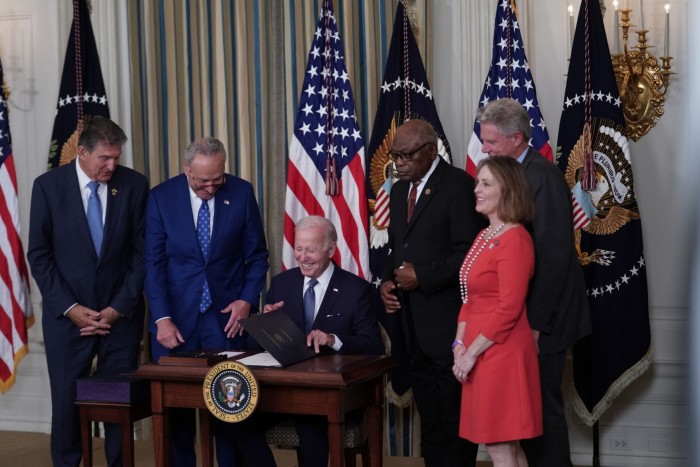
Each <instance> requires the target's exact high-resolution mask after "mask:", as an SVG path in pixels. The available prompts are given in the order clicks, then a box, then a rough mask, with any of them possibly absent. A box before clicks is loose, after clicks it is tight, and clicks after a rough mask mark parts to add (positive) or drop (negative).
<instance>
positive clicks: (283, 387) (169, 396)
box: [135, 355, 395, 467]
mask: <svg viewBox="0 0 700 467" xmlns="http://www.w3.org/2000/svg"><path fill="white" fill-rule="evenodd" d="M393 366H395V363H394V360H393V359H392V358H391V357H389V356H385V355H381V356H380V355H320V356H318V357H316V358H313V359H311V360H306V361H304V362H300V363H297V364H295V365H291V366H288V367H286V368H253V367H251V371H252V372H253V374H254V375H255V378H256V379H257V380H258V384H259V385H260V402H259V405H258V410H261V411H264V412H275V413H289V414H312V415H325V416H326V417H328V441H329V446H330V465H331V467H343V465H344V462H345V460H344V457H343V441H344V434H345V431H344V430H345V427H344V423H345V414H346V413H347V412H349V411H351V410H354V409H358V408H363V407H367V408H368V423H369V433H368V443H369V446H368V447H369V452H370V464H371V467H381V465H382V439H383V431H382V430H383V428H382V425H383V416H382V403H383V401H384V386H383V375H384V373H385V372H386V371H387V370H389V369H390V368H392V367H393ZM208 371H209V368H201V367H188V366H175V365H158V364H156V363H148V364H145V365H143V366H141V368H139V369H138V371H137V372H136V374H135V376H136V377H139V378H145V379H149V380H150V381H151V411H152V414H153V443H154V452H155V463H156V465H158V466H170V465H171V449H170V432H169V431H170V426H169V425H170V424H169V420H168V408H170V407H186V408H195V409H199V414H200V432H201V442H202V446H201V447H202V465H204V466H212V465H213V458H212V445H213V443H212V438H211V427H210V416H211V415H210V413H209V411H208V410H207V408H206V405H205V403H204V396H203V394H202V382H203V381H204V377H205V375H206V374H207V372H208Z"/></svg>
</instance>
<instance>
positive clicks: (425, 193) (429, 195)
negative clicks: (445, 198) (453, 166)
mask: <svg viewBox="0 0 700 467" xmlns="http://www.w3.org/2000/svg"><path fill="white" fill-rule="evenodd" d="M438 157H439V156H438ZM445 164H446V162H443V161H442V160H441V161H440V162H438V165H437V167H435V170H434V171H433V173H432V174H431V175H430V178H429V179H428V180H427V181H426V182H425V185H424V186H423V190H422V191H421V194H420V196H419V197H418V202H416V207H415V209H414V210H413V216H411V222H409V223H408V230H411V227H412V226H413V224H415V222H416V219H418V218H419V217H420V215H421V213H422V212H423V211H424V210H425V207H426V206H427V205H428V204H430V201H431V200H432V199H433V197H434V196H435V194H436V193H437V191H438V189H439V186H440V182H441V181H442V176H443V174H444V172H445Z"/></svg>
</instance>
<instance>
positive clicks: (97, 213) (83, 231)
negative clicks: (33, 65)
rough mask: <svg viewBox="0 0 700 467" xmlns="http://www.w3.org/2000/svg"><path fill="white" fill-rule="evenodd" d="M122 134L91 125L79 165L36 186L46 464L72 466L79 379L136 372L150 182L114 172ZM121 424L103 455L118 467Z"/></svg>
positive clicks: (109, 126) (102, 122) (76, 456)
mask: <svg viewBox="0 0 700 467" xmlns="http://www.w3.org/2000/svg"><path fill="white" fill-rule="evenodd" d="M125 142H126V135H125V134H124V132H123V131H122V129H121V128H119V126H117V125H116V124H115V123H114V122H112V121H111V120H109V119H106V118H103V117H93V118H92V119H88V121H87V122H86V124H85V128H84V129H83V131H82V133H81V135H80V138H79V140H78V151H77V159H76V160H74V161H73V162H71V163H70V164H66V165H64V166H62V167H58V168H56V169H53V170H51V171H50V172H47V173H45V174H43V175H41V176H39V177H37V179H36V180H35V181H34V188H33V191H32V205H31V213H30V220H29V249H28V253H27V257H28V258H29V264H30V266H31V270H32V275H33V276H34V279H35V280H36V282H37V284H38V285H39V290H40V291H41V295H42V299H43V307H42V325H43V332H44V342H45V344H46V361H47V365H48V369H49V382H50V385H51V412H52V414H51V415H52V416H51V459H52V462H53V465H54V466H77V465H78V464H79V463H80V459H81V447H80V425H79V420H78V411H77V409H76V407H75V405H74V401H75V397H76V382H75V380H76V379H77V378H81V377H85V376H88V375H89V374H90V370H91V367H92V362H93V358H94V357H95V356H97V367H96V373H97V375H116V374H119V373H124V372H129V371H133V370H134V369H136V366H137V364H138V355H139V343H140V341H141V336H142V333H143V324H144V306H143V279H144V264H143V229H144V213H145V207H146V198H147V195H148V181H147V180H146V177H144V176H143V175H141V174H139V173H137V172H134V171H133V170H131V169H129V168H127V167H122V166H120V165H119V156H120V155H121V150H122V145H123V144H124V143H125ZM119 428H120V427H119V425H115V424H106V442H105V454H106V456H107V461H108V463H109V465H110V466H117V465H119V466H121V465H122V454H121V441H120V430H119Z"/></svg>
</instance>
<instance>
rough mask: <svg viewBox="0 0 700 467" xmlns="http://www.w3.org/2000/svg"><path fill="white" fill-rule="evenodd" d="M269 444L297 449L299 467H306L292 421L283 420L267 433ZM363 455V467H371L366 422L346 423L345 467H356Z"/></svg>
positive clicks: (354, 421)
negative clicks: (358, 459)
mask: <svg viewBox="0 0 700 467" xmlns="http://www.w3.org/2000/svg"><path fill="white" fill-rule="evenodd" d="M265 438H266V439H267V443H268V444H271V445H274V446H276V447H278V448H286V449H295V450H296V452H297V462H298V463H299V467H304V466H303V465H302V462H301V456H300V454H299V434H298V433H297V430H296V428H295V427H294V422H293V421H292V420H283V421H281V422H279V423H278V424H276V425H274V426H272V427H271V428H269V429H268V430H267V432H266V433H265ZM358 453H359V454H360V455H361V458H362V467H367V466H369V465H370V464H369V449H368V445H367V427H366V424H365V421H364V420H349V421H347V422H346V423H345V465H346V466H348V467H355V465H356V462H355V461H356V458H357V454H358Z"/></svg>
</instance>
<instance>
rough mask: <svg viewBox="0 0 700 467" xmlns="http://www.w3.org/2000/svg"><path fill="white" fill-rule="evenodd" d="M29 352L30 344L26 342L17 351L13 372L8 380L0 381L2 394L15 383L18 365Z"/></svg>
mask: <svg viewBox="0 0 700 467" xmlns="http://www.w3.org/2000/svg"><path fill="white" fill-rule="evenodd" d="M28 353H29V345H28V344H24V345H23V346H22V347H21V348H20V349H19V350H17V352H15V364H14V368H13V369H12V374H11V375H10V377H9V378H8V379H7V380H6V381H0V394H5V393H6V392H7V391H9V390H10V389H11V388H12V386H14V385H15V381H16V380H17V367H18V366H19V362H20V360H22V359H23V358H24V357H25V356H26V355H27V354H28Z"/></svg>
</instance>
